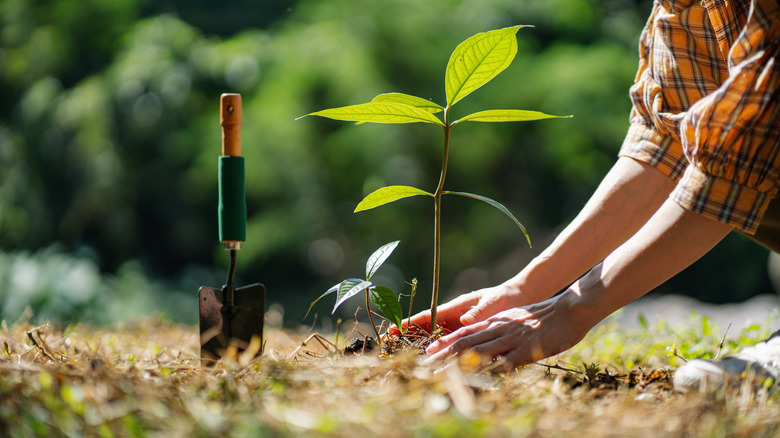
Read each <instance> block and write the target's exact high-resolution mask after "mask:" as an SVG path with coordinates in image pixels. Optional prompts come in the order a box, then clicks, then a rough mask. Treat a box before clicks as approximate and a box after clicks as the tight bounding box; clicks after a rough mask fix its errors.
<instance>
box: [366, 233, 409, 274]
mask: <svg viewBox="0 0 780 438" xmlns="http://www.w3.org/2000/svg"><path fill="white" fill-rule="evenodd" d="M399 243H401V241H400V240H396V241H395V242H390V243H387V244H384V245H382V246H381V247H379V249H377V250H376V251H374V253H373V254H371V257H369V258H368V261H367V262H366V280H371V277H372V276H373V275H374V273H376V271H377V269H379V267H380V266H382V263H384V262H385V260H387V258H388V257H390V254H392V253H393V251H394V250H395V247H396V246H398V244H399Z"/></svg>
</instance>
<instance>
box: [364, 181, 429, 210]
mask: <svg viewBox="0 0 780 438" xmlns="http://www.w3.org/2000/svg"><path fill="white" fill-rule="evenodd" d="M417 195H427V196H431V197H433V195H432V194H430V193H428V192H426V191H425V190H420V189H418V188H416V187H410V186H387V187H382V188H381V189H378V190H375V191H374V192H371V193H369V195H368V196H366V197H365V198H363V200H362V201H360V203H359V204H358V205H357V207H355V211H354V212H353V213H357V212H359V211H364V210H371V209H372V208H375V207H379V206H380V205H384V204H388V203H390V202H393V201H397V200H399V199H403V198H408V197H410V196H417Z"/></svg>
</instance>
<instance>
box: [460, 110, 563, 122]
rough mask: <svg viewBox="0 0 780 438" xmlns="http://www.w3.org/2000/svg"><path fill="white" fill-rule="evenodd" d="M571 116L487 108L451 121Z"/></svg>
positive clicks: (507, 120) (521, 119)
mask: <svg viewBox="0 0 780 438" xmlns="http://www.w3.org/2000/svg"><path fill="white" fill-rule="evenodd" d="M570 117H572V116H553V115H550V114H545V113H542V112H539V111H526V110H512V109H509V110H487V111H479V112H476V113H473V114H469V115H467V116H465V117H463V118H461V119H460V120H456V121H454V122H452V126H455V125H457V124H458V123H461V122H468V121H471V122H530V121H532V120H542V119H556V118H563V119H567V118H570Z"/></svg>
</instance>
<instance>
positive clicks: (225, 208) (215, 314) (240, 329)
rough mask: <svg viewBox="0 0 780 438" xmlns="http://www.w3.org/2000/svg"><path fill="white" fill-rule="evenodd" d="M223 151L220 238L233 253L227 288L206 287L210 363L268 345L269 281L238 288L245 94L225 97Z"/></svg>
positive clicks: (202, 300)
mask: <svg viewBox="0 0 780 438" xmlns="http://www.w3.org/2000/svg"><path fill="white" fill-rule="evenodd" d="M220 123H221V124H222V156H220V157H219V209H218V214H219V240H220V241H222V242H223V243H224V245H225V250H226V251H229V252H230V267H229V268H228V274H227V283H226V284H225V285H224V286H222V288H221V289H215V288H211V287H206V286H204V287H201V288H200V290H199V291H198V300H199V307H200V358H201V361H202V363H204V364H210V363H213V362H215V361H216V360H218V359H219V358H221V357H223V356H225V355H226V354H230V353H228V352H229V351H232V352H234V353H233V354H238V353H242V352H247V353H250V354H254V355H256V356H257V355H260V354H261V353H262V347H263V319H264V315H265V286H263V285H262V284H259V283H255V284H252V285H249V286H244V287H238V288H237V287H236V286H235V284H234V283H233V277H234V275H235V272H236V255H237V253H238V251H239V250H240V249H241V243H242V242H244V241H245V240H246V197H245V194H244V157H242V156H241V95H239V94H223V95H222V96H221V98H220Z"/></svg>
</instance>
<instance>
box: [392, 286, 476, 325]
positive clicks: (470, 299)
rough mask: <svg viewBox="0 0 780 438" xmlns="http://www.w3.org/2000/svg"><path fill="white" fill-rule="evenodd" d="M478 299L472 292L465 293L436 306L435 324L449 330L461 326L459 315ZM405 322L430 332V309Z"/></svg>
mask: <svg viewBox="0 0 780 438" xmlns="http://www.w3.org/2000/svg"><path fill="white" fill-rule="evenodd" d="M478 301H479V298H478V297H475V296H473V294H466V295H461V296H459V297H458V298H455V299H454V300H452V301H450V302H448V303H445V304H442V305H440V306H438V308H437V324H438V325H440V326H442V327H444V328H446V329H449V330H456V329H458V328H460V327H462V326H463V324H462V323H461V322H460V316H461V315H463V313H464V312H466V311H467V310H468V309H470V308H471V307H472V306H474V305H475V304H476V303H477V302H478ZM406 324H408V325H409V326H410V327H414V326H415V325H418V326H420V327H421V328H423V329H425V330H427V331H429V332H430V328H431V311H430V310H425V311H423V312H420V313H418V314H416V315H413V316H412V318H411V321H409V320H407V321H405V325H406Z"/></svg>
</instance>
